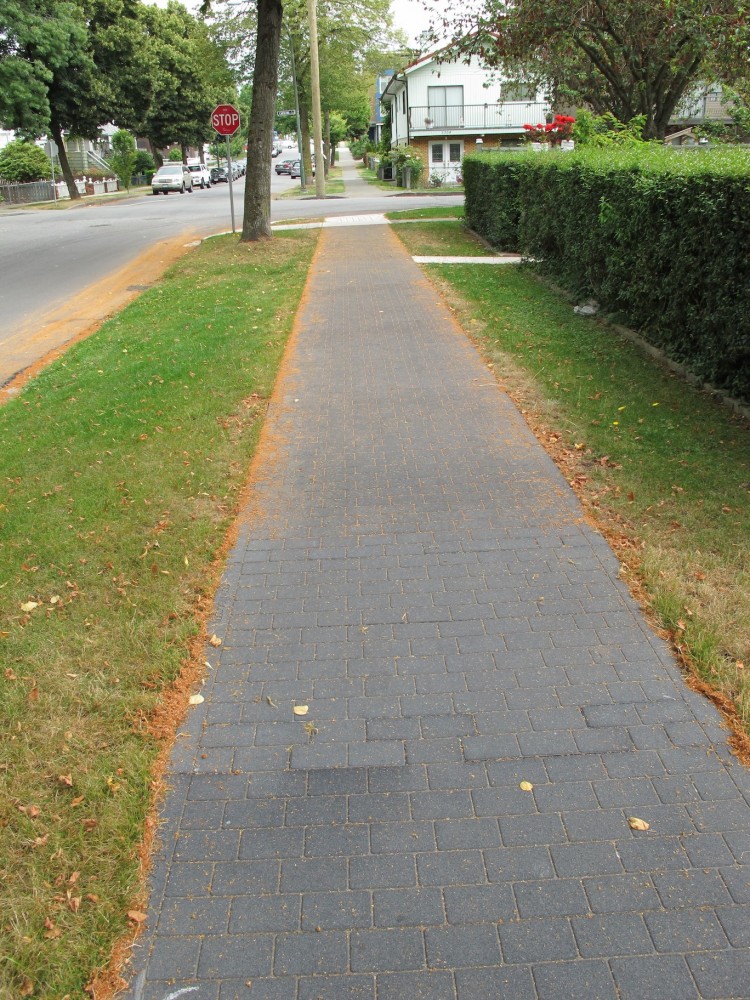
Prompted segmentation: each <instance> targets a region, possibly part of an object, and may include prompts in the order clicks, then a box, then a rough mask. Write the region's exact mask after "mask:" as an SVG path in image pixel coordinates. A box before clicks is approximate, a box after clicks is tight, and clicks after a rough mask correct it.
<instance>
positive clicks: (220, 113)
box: [211, 104, 240, 233]
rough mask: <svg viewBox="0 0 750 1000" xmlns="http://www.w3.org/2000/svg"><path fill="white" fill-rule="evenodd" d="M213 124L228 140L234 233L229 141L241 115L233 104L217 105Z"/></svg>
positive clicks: (231, 197) (229, 164)
mask: <svg viewBox="0 0 750 1000" xmlns="http://www.w3.org/2000/svg"><path fill="white" fill-rule="evenodd" d="M211 124H212V126H213V128H214V131H215V132H218V133H219V135H223V136H226V140H227V180H228V181H229V205H230V208H231V212H232V232H233V233H236V232H237V229H236V227H235V224H234V191H233V190H232V151H231V149H230V145H229V139H230V137H231V136H233V135H234V134H235V132H236V131H237V130H238V129H239V127H240V113H239V111H238V110H237V108H235V107H234V106H233V105H232V104H217V105H216V107H215V108H214V109H213V111H212V112H211Z"/></svg>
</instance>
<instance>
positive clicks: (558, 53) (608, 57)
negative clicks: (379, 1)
mask: <svg viewBox="0 0 750 1000" xmlns="http://www.w3.org/2000/svg"><path fill="white" fill-rule="evenodd" d="M458 10H459V13H456V14H453V15H452V17H451V25H450V27H451V33H452V35H453V38H454V39H457V41H455V42H454V43H453V46H452V48H451V49H450V50H449V51H450V52H451V53H453V54H456V53H457V54H459V55H464V56H465V55H469V54H472V55H477V56H479V57H480V58H481V59H482V61H483V62H484V63H485V64H488V65H492V66H498V67H500V68H501V69H502V70H503V71H504V72H505V73H507V74H508V75H509V76H511V77H515V78H516V79H519V78H520V79H522V80H525V81H528V82H530V83H532V84H533V85H535V86H544V87H545V89H546V90H547V91H548V92H549V93H550V95H551V96H552V97H553V98H554V100H555V103H556V104H557V105H559V106H561V107H562V106H566V105H569V104H575V105H578V106H584V107H590V108H592V109H593V110H594V111H595V112H596V113H597V114H604V113H606V112H608V111H609V112H611V113H612V114H614V115H615V117H616V118H617V119H618V120H619V121H621V122H629V121H631V120H632V119H633V118H634V117H636V116H637V115H641V114H642V115H645V116H646V124H645V135H646V137H647V138H661V137H663V136H664V134H665V131H666V129H667V126H668V124H669V121H670V118H671V117H672V114H673V112H674V110H675V108H676V107H677V105H678V104H679V101H680V99H681V98H682V97H683V95H684V94H686V93H687V92H689V91H690V90H691V88H693V87H694V86H695V85H696V83H698V82H700V81H701V80H702V79H707V78H708V79H710V78H714V77H715V76H716V74H719V75H723V78H725V79H727V78H729V79H731V77H727V75H726V74H729V73H732V72H744V75H745V76H746V77H747V75H748V71H747V43H748V24H749V23H750V20H749V19H750V9H749V8H748V7H747V5H746V4H744V3H737V0H658V2H654V0H597V2H596V3H585V4H583V5H581V4H580V3H578V0H545V2H544V3H543V4H540V3H539V0H514V2H513V3H507V2H506V0H479V2H478V3H477V4H474V5H468V4H466V5H463V6H460V7H458ZM442 30H443V32H444V30H445V25H443V26H442ZM435 37H436V40H437V36H435ZM729 53H731V54H732V55H731V57H730V55H729ZM732 60H734V64H735V65H734V67H733V66H732V65H731V64H732ZM720 63H721V64H720ZM738 67H740V68H738ZM741 67H744V69H742V68H741Z"/></svg>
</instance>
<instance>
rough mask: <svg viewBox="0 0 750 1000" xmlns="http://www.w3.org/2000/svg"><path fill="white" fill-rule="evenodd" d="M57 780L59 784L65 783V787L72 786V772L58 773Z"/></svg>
mask: <svg viewBox="0 0 750 1000" xmlns="http://www.w3.org/2000/svg"><path fill="white" fill-rule="evenodd" d="M57 780H58V781H59V782H60V784H61V785H65V786H66V787H67V788H72V787H73V775H72V774H58V776H57Z"/></svg>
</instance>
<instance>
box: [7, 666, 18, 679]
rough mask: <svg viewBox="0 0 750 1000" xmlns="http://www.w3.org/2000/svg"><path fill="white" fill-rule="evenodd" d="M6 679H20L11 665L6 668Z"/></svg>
mask: <svg viewBox="0 0 750 1000" xmlns="http://www.w3.org/2000/svg"><path fill="white" fill-rule="evenodd" d="M5 679H6V681H17V680H18V678H17V677H16V675H15V674H14V673H13V671H12V669H11V668H10V667H6V668H5Z"/></svg>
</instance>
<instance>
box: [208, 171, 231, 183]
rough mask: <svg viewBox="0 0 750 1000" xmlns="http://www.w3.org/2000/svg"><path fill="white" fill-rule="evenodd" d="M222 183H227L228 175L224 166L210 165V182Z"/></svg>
mask: <svg viewBox="0 0 750 1000" xmlns="http://www.w3.org/2000/svg"><path fill="white" fill-rule="evenodd" d="M222 181H223V182H224V184H228V183H229V175H228V174H227V168H226V167H212V169H211V183H212V184H221V183H222Z"/></svg>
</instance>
